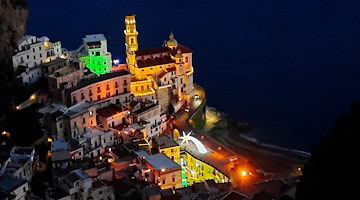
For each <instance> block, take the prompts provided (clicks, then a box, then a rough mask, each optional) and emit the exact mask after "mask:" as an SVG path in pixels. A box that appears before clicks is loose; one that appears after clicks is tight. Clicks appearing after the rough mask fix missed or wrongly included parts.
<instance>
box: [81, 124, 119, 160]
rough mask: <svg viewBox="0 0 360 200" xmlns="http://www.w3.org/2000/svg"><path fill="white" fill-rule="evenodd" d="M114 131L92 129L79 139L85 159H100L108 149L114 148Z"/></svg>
mask: <svg viewBox="0 0 360 200" xmlns="http://www.w3.org/2000/svg"><path fill="white" fill-rule="evenodd" d="M114 142H115V139H114V131H113V130H109V129H98V128H90V129H89V130H88V132H86V133H85V134H84V135H82V137H81V138H79V145H80V146H82V147H83V149H84V157H89V158H93V157H98V156H100V155H101V154H102V153H104V152H105V150H106V148H109V147H112V146H114Z"/></svg>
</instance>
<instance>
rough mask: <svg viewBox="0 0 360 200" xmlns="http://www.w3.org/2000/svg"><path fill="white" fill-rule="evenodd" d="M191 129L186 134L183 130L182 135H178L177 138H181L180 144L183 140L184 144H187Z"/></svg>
mask: <svg viewBox="0 0 360 200" xmlns="http://www.w3.org/2000/svg"><path fill="white" fill-rule="evenodd" d="M191 133H192V131H190V132H189V133H188V134H186V133H185V132H184V131H183V136H180V137H179V138H180V139H182V141H181V143H180V144H183V143H184V142H186V144H189V140H190V139H191V138H190V135H191Z"/></svg>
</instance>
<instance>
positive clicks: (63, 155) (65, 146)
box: [50, 139, 72, 169]
mask: <svg viewBox="0 0 360 200" xmlns="http://www.w3.org/2000/svg"><path fill="white" fill-rule="evenodd" d="M50 152H51V160H52V166H53V168H60V169H66V168H67V167H69V166H70V165H71V163H72V160H71V157H70V144H69V143H68V142H66V141H64V140H63V139H59V140H54V141H53V142H51V149H50Z"/></svg>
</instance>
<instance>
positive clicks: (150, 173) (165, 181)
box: [134, 151, 182, 189]
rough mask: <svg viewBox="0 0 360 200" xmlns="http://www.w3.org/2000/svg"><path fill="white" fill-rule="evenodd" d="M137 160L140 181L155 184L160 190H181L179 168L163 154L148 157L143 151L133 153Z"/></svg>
mask: <svg viewBox="0 0 360 200" xmlns="http://www.w3.org/2000/svg"><path fill="white" fill-rule="evenodd" d="M134 153H135V154H136V155H137V156H138V159H139V162H140V164H141V165H140V166H139V168H140V169H141V176H140V180H145V181H147V182H150V183H155V184H157V185H158V186H160V187H161V189H168V188H174V189H175V188H181V187H182V185H181V167H180V165H179V164H177V163H176V162H174V161H173V160H171V159H170V158H169V157H167V156H166V155H165V154H163V153H157V154H153V155H149V154H148V153H147V152H145V151H135V152H134Z"/></svg>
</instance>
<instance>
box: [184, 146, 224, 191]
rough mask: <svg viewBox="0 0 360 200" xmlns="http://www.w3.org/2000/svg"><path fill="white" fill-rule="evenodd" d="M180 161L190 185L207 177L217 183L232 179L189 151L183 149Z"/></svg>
mask: <svg viewBox="0 0 360 200" xmlns="http://www.w3.org/2000/svg"><path fill="white" fill-rule="evenodd" d="M180 162H181V163H180V165H181V167H182V168H184V173H185V176H186V177H185V180H186V181H187V184H188V185H192V184H193V183H195V182H199V181H204V180H207V179H212V180H214V181H215V182H217V183H224V182H229V181H230V179H229V178H228V177H227V176H226V175H224V174H223V173H222V172H221V171H219V170H218V169H216V168H215V167H213V166H212V165H211V164H210V163H206V162H204V161H202V160H200V159H197V158H196V157H195V156H193V155H191V154H190V153H189V152H187V151H182V153H181V158H180Z"/></svg>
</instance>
